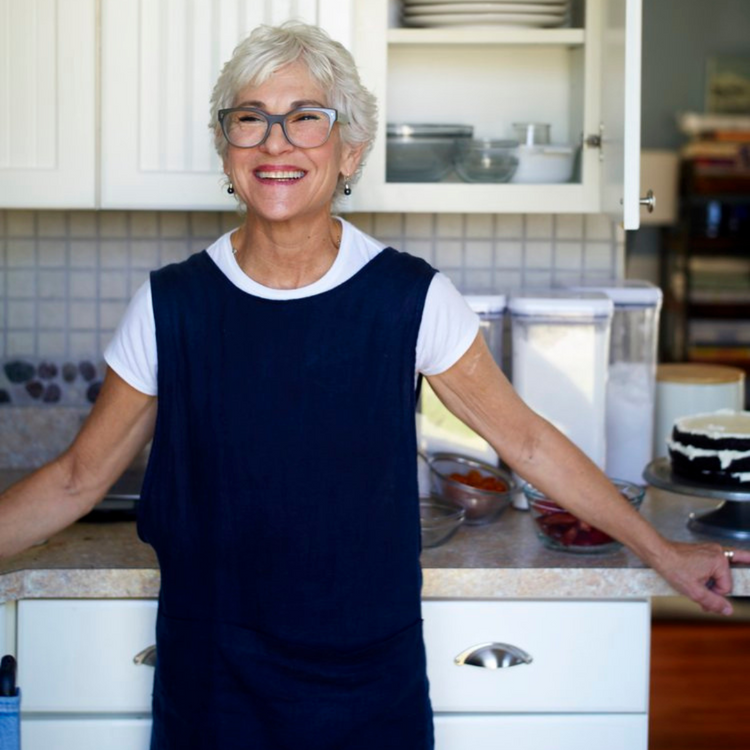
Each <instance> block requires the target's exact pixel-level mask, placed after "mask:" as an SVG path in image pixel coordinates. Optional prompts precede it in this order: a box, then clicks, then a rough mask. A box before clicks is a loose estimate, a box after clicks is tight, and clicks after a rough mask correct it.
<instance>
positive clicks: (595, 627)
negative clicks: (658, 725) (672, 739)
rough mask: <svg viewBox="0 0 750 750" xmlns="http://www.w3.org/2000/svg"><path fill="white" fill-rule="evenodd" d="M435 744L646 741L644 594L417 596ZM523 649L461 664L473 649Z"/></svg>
mask: <svg viewBox="0 0 750 750" xmlns="http://www.w3.org/2000/svg"><path fill="white" fill-rule="evenodd" d="M423 618H424V638H425V647H426V652H427V673H428V677H429V681H430V696H431V700H432V706H433V710H434V711H435V731H436V750H464V748H466V749H467V750H468V749H469V748H471V750H495V748H498V750H499V748H503V750H506V749H507V750H548V748H552V747H553V748H555V750H568V748H571V749H572V748H576V750H585V749H587V748H592V750H594V749H595V748H597V749H598V748H600V747H607V748H612V750H645V748H646V747H647V744H648V743H647V738H648V732H647V729H648V684H649V645H650V607H649V603H648V602H647V601H645V600H629V601H578V600H556V601H528V600H516V601H511V600H494V601H470V600H467V601H462V600H444V601H440V600H428V601H425V602H424V604H423ZM479 647H483V648H484V649H485V650H487V649H488V648H492V649H493V650H494V653H496V654H500V655H501V657H502V654H507V653H513V652H514V650H516V649H520V652H519V653H520V654H521V655H522V656H524V657H528V661H522V660H520V659H516V660H515V661H517V662H518V663H516V664H515V665H513V666H505V667H502V668H488V667H486V666H473V665H471V664H464V665H459V664H457V663H456V657H459V656H460V655H461V654H464V653H465V652H466V651H468V650H470V649H477V648H479Z"/></svg>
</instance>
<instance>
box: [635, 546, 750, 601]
mask: <svg viewBox="0 0 750 750" xmlns="http://www.w3.org/2000/svg"><path fill="white" fill-rule="evenodd" d="M648 562H649V563H650V564H651V566H652V567H653V568H654V570H656V571H657V572H658V573H659V574H660V575H661V576H662V577H663V578H664V579H665V580H666V581H667V582H668V583H669V584H670V585H671V586H672V588H674V589H675V590H676V591H678V592H680V593H681V594H684V595H685V596H687V597H690V599H692V600H693V601H694V602H696V603H697V604H698V605H700V607H701V609H702V610H703V611H704V612H714V613H716V614H722V615H731V614H732V605H731V603H730V602H729V600H728V599H727V598H726V597H727V596H728V595H729V594H731V593H732V572H731V564H733V563H734V564H736V563H747V564H750V550H742V549H732V559H731V561H730V559H729V557H728V556H727V555H726V554H725V549H724V548H723V547H722V546H721V545H719V544H711V543H700V544H686V543H684V542H672V541H668V542H667V547H666V550H665V553H664V554H663V555H661V556H660V557H658V558H657V559H654V560H648Z"/></svg>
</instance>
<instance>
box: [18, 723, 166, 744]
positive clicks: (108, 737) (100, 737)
mask: <svg viewBox="0 0 750 750" xmlns="http://www.w3.org/2000/svg"><path fill="white" fill-rule="evenodd" d="M21 744H22V747H23V750H105V748H106V750H149V746H150V744H151V720H150V719H46V718H37V719H24V720H23V721H22V722H21Z"/></svg>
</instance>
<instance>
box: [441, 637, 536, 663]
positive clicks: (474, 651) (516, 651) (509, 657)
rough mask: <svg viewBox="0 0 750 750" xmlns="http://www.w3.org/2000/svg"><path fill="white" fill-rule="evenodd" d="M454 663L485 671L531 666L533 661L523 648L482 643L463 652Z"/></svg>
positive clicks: (506, 644) (503, 644) (507, 644)
mask: <svg viewBox="0 0 750 750" xmlns="http://www.w3.org/2000/svg"><path fill="white" fill-rule="evenodd" d="M453 661H454V662H455V663H456V664H457V665H458V666H459V667H463V666H466V665H470V666H472V667H484V668H485V669H503V668H505V667H515V666H517V665H519V664H531V662H532V661H533V659H532V657H531V655H530V654H527V653H526V652H525V651H524V650H523V649H522V648H518V646H511V645H510V644H509V643H480V644H479V645H477V646H472V647H471V648H467V649H466V651H462V652H461V653H460V654H459V655H458V656H457V657H456V658H455V659H454V660H453Z"/></svg>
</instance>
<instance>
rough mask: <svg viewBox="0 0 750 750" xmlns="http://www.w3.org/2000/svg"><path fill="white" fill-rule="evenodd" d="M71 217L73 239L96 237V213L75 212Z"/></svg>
mask: <svg viewBox="0 0 750 750" xmlns="http://www.w3.org/2000/svg"><path fill="white" fill-rule="evenodd" d="M69 216H70V230H69V231H70V236H71V237H75V238H81V237H89V238H90V237H96V233H97V224H98V222H97V218H96V217H97V214H96V212H95V211H73V212H71V213H70V214H69Z"/></svg>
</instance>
